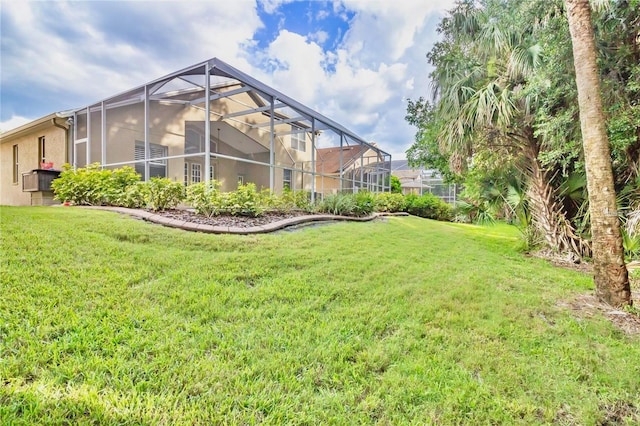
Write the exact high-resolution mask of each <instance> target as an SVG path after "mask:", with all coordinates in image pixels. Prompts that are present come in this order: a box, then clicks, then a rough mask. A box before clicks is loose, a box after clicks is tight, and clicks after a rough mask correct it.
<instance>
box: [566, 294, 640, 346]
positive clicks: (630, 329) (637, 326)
mask: <svg viewBox="0 0 640 426" xmlns="http://www.w3.org/2000/svg"><path fill="white" fill-rule="evenodd" d="M632 298H633V300H635V301H636V303H640V302H638V300H639V299H640V292H638V291H635V292H632ZM558 305H559V306H560V307H562V308H566V309H571V310H572V311H574V312H575V313H576V315H577V316H578V317H582V318H585V317H586V318H590V317H592V316H594V315H596V314H600V315H604V316H605V317H606V318H608V319H609V320H610V321H611V322H612V323H613V324H614V325H615V326H616V327H618V328H619V329H620V330H622V331H623V332H625V333H626V334H628V335H632V336H640V316H638V314H637V313H635V312H628V311H625V310H621V309H615V308H612V307H611V306H610V305H608V304H606V303H603V302H601V301H600V300H598V298H597V297H596V296H595V294H590V293H589V294H581V295H579V296H578V297H576V298H575V299H573V300H569V301H561V302H559V303H558Z"/></svg>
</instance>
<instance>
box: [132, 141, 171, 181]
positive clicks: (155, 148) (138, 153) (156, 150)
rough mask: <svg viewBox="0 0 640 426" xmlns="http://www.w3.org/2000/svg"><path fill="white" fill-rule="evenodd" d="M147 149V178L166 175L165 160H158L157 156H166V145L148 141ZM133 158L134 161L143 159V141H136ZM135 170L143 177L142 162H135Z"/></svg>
mask: <svg viewBox="0 0 640 426" xmlns="http://www.w3.org/2000/svg"><path fill="white" fill-rule="evenodd" d="M149 150H150V151H151V152H150V153H149V154H150V155H149V158H150V160H149V178H152V177H167V160H159V159H158V158H161V157H166V156H167V147H166V146H163V145H159V144H157V143H150V144H149ZM133 159H134V160H136V161H142V160H144V142H143V141H136V145H135V151H134V154H133ZM135 169H136V172H137V173H139V174H140V175H141V176H142V177H143V178H144V162H140V163H136V165H135Z"/></svg>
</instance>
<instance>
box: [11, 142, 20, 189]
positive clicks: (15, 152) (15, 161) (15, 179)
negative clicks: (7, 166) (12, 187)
mask: <svg viewBox="0 0 640 426" xmlns="http://www.w3.org/2000/svg"><path fill="white" fill-rule="evenodd" d="M19 173H20V168H19V165H18V145H14V146H13V178H12V179H13V180H12V182H13V183H15V184H17V183H18V175H19Z"/></svg>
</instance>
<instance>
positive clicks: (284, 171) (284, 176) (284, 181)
mask: <svg viewBox="0 0 640 426" xmlns="http://www.w3.org/2000/svg"><path fill="white" fill-rule="evenodd" d="M287 174H288V175H289V178H288V179H287ZM285 188H289V189H290V190H292V191H293V170H291V169H282V189H285Z"/></svg>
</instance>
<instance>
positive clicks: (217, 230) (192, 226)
mask: <svg viewBox="0 0 640 426" xmlns="http://www.w3.org/2000/svg"><path fill="white" fill-rule="evenodd" d="M82 207H83V208H89V209H96V210H107V211H112V212H117V213H121V214H126V215H129V216H133V217H137V218H140V219H143V220H146V221H148V222H151V223H156V224H158V225H163V226H167V227H170V228H178V229H182V230H185V231H191V232H204V233H208V234H235V235H249V234H265V233H268V232H274V231H279V230H281V229H284V228H288V227H291V226H297V225H304V224H313V223H317V222H339V221H350V222H369V221H372V220H374V219H376V218H378V217H380V216H408V214H407V213H374V214H372V215H371V216H366V217H351V216H337V215H331V214H314V215H305V216H296V217H292V218H288V219H283V220H280V221H277V222H273V223H268V224H265V225H259V226H250V227H247V228H240V227H235V226H212V225H204V224H200V223H194V222H187V221H182V220H177V219H171V218H168V217H165V216H162V215H159V214H155V213H153V212H149V211H146V210H140V209H129V208H126V207H111V206H82Z"/></svg>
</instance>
